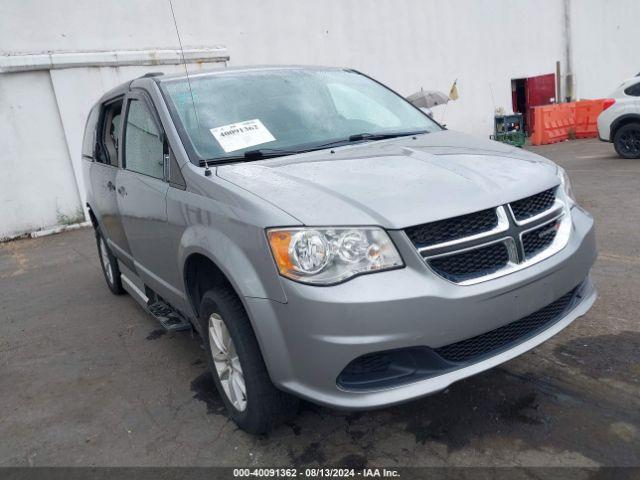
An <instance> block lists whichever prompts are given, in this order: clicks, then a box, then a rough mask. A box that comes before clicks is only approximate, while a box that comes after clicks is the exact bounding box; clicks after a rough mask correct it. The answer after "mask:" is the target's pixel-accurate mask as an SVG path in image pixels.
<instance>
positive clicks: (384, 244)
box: [267, 227, 404, 285]
mask: <svg viewBox="0 0 640 480" xmlns="http://www.w3.org/2000/svg"><path fill="white" fill-rule="evenodd" d="M267 238H268V239H269V246H270V247H271V253H273V258H274V259H275V261H276V265H277V266H278V270H280V273H281V274H282V275H284V276H285V277H288V278H291V279H293V280H297V281H299V282H303V283H311V284H315V285H329V284H333V283H338V282H341V281H344V280H346V279H348V278H350V277H353V276H355V275H358V274H360V273H366V272H374V271H380V270H388V269H390V268H398V267H402V266H404V263H402V259H401V258H400V254H398V251H397V250H396V247H395V246H394V245H393V242H391V239H390V238H389V235H387V233H386V232H385V231H384V230H382V229H381V228H377V227H356V228H344V227H326V228H282V229H281V228H275V229H269V230H267Z"/></svg>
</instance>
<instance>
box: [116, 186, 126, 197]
mask: <svg viewBox="0 0 640 480" xmlns="http://www.w3.org/2000/svg"><path fill="white" fill-rule="evenodd" d="M118 193H119V194H120V195H122V196H123V197H124V196H125V195H126V194H127V191H126V190H125V189H124V187H118Z"/></svg>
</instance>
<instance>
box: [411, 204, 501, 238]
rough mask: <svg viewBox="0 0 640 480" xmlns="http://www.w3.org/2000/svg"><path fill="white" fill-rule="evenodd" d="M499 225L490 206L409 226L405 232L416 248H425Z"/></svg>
mask: <svg viewBox="0 0 640 480" xmlns="http://www.w3.org/2000/svg"><path fill="white" fill-rule="evenodd" d="M497 226H498V216H497V215H496V210H495V209H494V208H489V209H487V210H482V211H480V212H476V213H470V214H467V215H461V216H459V217H453V218H448V219H446V220H438V221H437V222H431V223H425V224H423V225H417V226H415V227H409V228H407V229H406V230H405V232H406V234H407V235H408V236H409V238H410V239H411V241H412V242H413V244H414V245H415V246H416V248H423V247H428V246H430V245H436V244H438V243H443V242H448V241H451V240H457V239H459V238H463V237H470V236H471V235H477V234H478V233H484V232H488V231H490V230H492V229H494V228H495V227H497Z"/></svg>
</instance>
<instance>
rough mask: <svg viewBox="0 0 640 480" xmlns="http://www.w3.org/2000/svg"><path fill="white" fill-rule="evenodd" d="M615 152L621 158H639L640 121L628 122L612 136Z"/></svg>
mask: <svg viewBox="0 0 640 480" xmlns="http://www.w3.org/2000/svg"><path fill="white" fill-rule="evenodd" d="M613 146H614V148H615V149H616V153H617V154H618V155H620V156H621V157H622V158H640V123H628V124H627V125H624V126H622V127H620V128H619V129H618V131H617V132H616V134H615V137H614V138H613Z"/></svg>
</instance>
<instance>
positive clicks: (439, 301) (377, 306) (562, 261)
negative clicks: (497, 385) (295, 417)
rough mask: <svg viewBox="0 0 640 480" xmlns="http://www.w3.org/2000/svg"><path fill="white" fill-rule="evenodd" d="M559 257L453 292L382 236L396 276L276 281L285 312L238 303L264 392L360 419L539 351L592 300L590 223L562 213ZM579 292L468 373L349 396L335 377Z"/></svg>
mask: <svg viewBox="0 0 640 480" xmlns="http://www.w3.org/2000/svg"><path fill="white" fill-rule="evenodd" d="M571 215H572V219H573V225H572V232H571V237H570V240H569V242H568V244H567V245H566V247H565V248H564V249H563V250H561V251H560V252H558V253H557V254H555V255H553V256H552V257H550V258H548V259H546V260H543V261H541V262H540V263H537V264H535V265H532V266H531V267H528V268H526V269H524V270H521V271H518V272H514V273H512V274H509V275H506V276H504V277H500V278H497V279H494V280H490V281H486V282H483V283H479V284H475V285H467V286H461V285H455V284H452V283H449V282H448V281H446V280H444V279H442V278H439V277H437V276H436V275H435V274H433V273H432V272H431V271H430V270H429V269H428V268H427V267H426V265H425V264H424V262H423V261H422V259H421V258H420V256H419V254H418V253H417V251H416V250H415V248H414V247H413V245H412V244H411V243H410V242H409V240H408V239H407V238H406V236H405V235H404V233H402V232H391V235H392V236H393V238H394V241H395V243H396V245H397V246H398V249H399V250H400V253H401V255H402V256H403V258H404V260H405V263H406V268H404V269H400V270H394V271H388V272H383V273H376V274H371V275H364V276H361V277H357V278H354V279H353V280H351V281H349V282H346V283H344V284H341V285H336V286H332V287H316V286H309V285H303V284H299V283H295V282H292V281H289V280H286V279H284V278H283V279H282V284H283V289H284V291H285V294H286V296H287V303H286V304H283V303H278V302H275V301H271V300H267V299H258V298H245V304H246V306H247V309H248V311H249V315H250V317H251V319H252V321H253V326H254V329H255V331H256V336H257V338H258V341H259V343H260V346H261V349H262V353H263V356H264V359H265V362H266V364H267V368H268V370H269V373H270V375H271V378H272V380H273V382H274V383H275V384H276V385H277V386H278V387H279V388H281V389H283V390H285V391H289V392H291V393H294V394H295V395H298V396H300V397H303V398H305V399H308V400H310V401H312V402H315V403H319V404H323V405H328V406H332V407H337V408H344V409H369V408H375V407H382V406H387V405H392V404H396V403H400V402H403V401H406V400H409V399H412V398H418V397H421V396H424V395H428V394H430V393H433V392H437V391H440V390H442V389H444V388H446V387H447V386H449V385H451V384H452V383H453V382H456V381H458V380H461V379H463V378H466V377H469V376H471V375H474V374H476V373H479V372H481V371H483V370H487V369H489V368H492V367H494V366H496V365H498V364H500V363H503V362H505V361H507V360H510V359H511V358H514V357H516V356H518V355H520V354H522V353H524V352H526V351H527V350H529V349H531V348H533V347H535V346H536V345H539V344H540V343H542V342H544V341H545V340H547V339H548V338H550V337H552V336H553V335H555V334H556V333H558V332H559V331H560V330H562V329H563V328H565V327H566V326H567V325H569V324H570V323H571V322H573V321H574V320H575V319H576V318H577V317H579V316H580V315H583V314H584V313H585V312H586V311H587V310H588V309H589V308H590V307H591V305H592V304H593V302H594V301H595V298H596V290H595V287H594V286H593V284H592V282H591V281H590V279H589V278H588V274H589V270H590V268H591V266H592V265H593V262H594V261H595V256H596V247H595V235H594V231H593V220H592V219H591V217H590V216H589V215H588V214H587V213H586V212H584V211H583V210H582V209H581V208H579V207H575V208H573V209H572V211H571ZM580 284H582V286H581V287H580V288H581V292H580V298H579V300H578V302H577V304H574V305H573V307H572V308H571V309H570V310H569V311H568V313H566V314H565V315H564V317H562V318H560V319H559V320H557V321H556V322H555V323H553V324H551V326H549V327H548V328H546V329H544V330H542V331H540V332H538V333H537V334H535V335H534V336H533V337H529V338H527V339H526V340H524V341H522V342H520V343H517V344H515V345H514V346H511V347H510V348H508V349H507V350H502V351H500V352H499V353H496V354H495V355H492V356H489V357H485V358H483V359H481V360H479V361H477V362H476V363H472V364H470V365H466V366H464V367H461V368H459V369H456V370H453V371H448V372H446V373H443V374H441V375H437V376H433V377H430V378H427V379H423V380H419V381H416V382H413V383H408V384H402V385H397V386H392V387H389V388H380V389H377V390H367V391H360V390H358V391H354V390H345V389H343V388H340V387H339V386H338V384H337V377H338V375H339V374H340V372H341V371H342V370H343V369H344V368H345V366H347V364H349V362H351V361H352V360H354V359H355V358H357V357H360V356H361V355H365V354H368V353H372V352H380V351H385V350H392V349H400V348H407V347H422V346H427V347H430V348H438V347H441V346H444V345H449V344H451V343H455V342H458V341H461V340H464V339H467V338H471V337H474V336H476V335H480V334H482V333H484V332H488V331H490V330H494V329H496V328H499V327H501V326H503V325H506V324H508V323H511V322H514V321H515V320H518V319H520V318H523V317H525V316H527V315H529V314H531V313H533V312H535V311H537V310H539V309H541V308H543V307H545V306H546V305H548V304H550V303H552V302H554V301H555V300H557V299H558V298H559V297H561V296H563V295H564V294H566V293H567V292H569V291H570V290H572V289H573V288H575V287H576V286H578V285H580Z"/></svg>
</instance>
